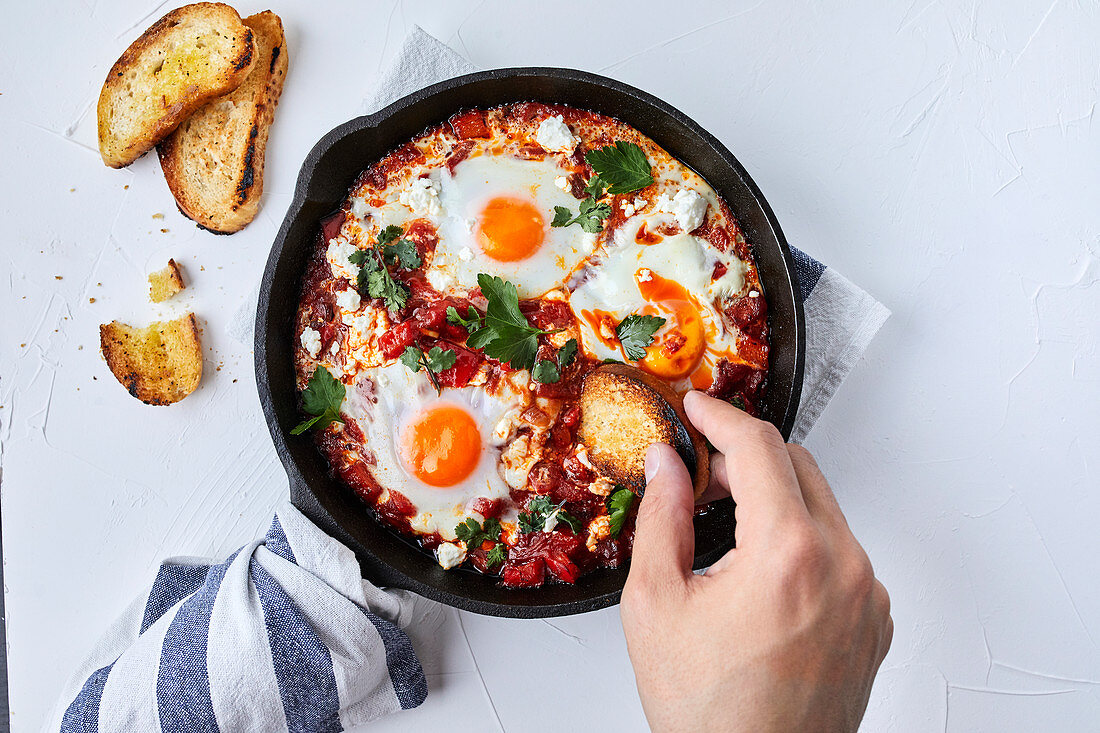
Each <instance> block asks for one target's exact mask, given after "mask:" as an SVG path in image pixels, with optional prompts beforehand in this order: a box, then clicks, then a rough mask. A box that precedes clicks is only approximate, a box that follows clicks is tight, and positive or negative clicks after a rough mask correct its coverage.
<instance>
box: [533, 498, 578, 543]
mask: <svg viewBox="0 0 1100 733" xmlns="http://www.w3.org/2000/svg"><path fill="white" fill-rule="evenodd" d="M564 506H565V502H564V501H563V502H561V503H559V504H555V503H554V502H552V501H550V497H548V496H546V495H545V494H539V495H538V496H536V497H535V498H534V499H532V500H531V501H530V502H529V503H528V504H527V511H525V512H520V513H519V531H520V532H522V533H524V534H527V533H530V532H541V531H542V530H543V528H544V527H545V526H546V520H547V519H549V518H550V517H551V516H554V515H555V514H556V515H557V518H558V521H559V522H563V523H565V524H567V525H569V528H570V529H572V530H573V532H574V533H576V534H580V531H581V529H582V528H583V525H582V524H581V520H579V519H577V518H576V517H574V516H573V515H572V514H570V513H569V512H567V511H565V509H563V508H562V507H564Z"/></svg>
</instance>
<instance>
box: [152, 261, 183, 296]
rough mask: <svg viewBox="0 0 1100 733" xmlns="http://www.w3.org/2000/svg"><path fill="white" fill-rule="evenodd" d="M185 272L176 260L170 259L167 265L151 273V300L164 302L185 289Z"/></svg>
mask: <svg viewBox="0 0 1100 733" xmlns="http://www.w3.org/2000/svg"><path fill="white" fill-rule="evenodd" d="M183 288H184V285H183V273H182V272H180V268H179V265H177V264H176V261H175V260H168V264H167V266H165V267H164V268H163V269H160V270H157V271H156V272H152V273H149V300H151V301H153V302H154V303H162V302H164V301H166V300H168V299H169V298H171V297H172V296H173V295H175V294H176V293H178V292H179V291H181V290H183Z"/></svg>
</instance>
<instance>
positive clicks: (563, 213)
mask: <svg viewBox="0 0 1100 733" xmlns="http://www.w3.org/2000/svg"><path fill="white" fill-rule="evenodd" d="M572 213H573V212H571V211H570V210H569V209H567V208H565V207H564V206H555V207H554V220H553V221H552V222H550V226H552V227H567V226H569V225H570V224H580V225H581V229H583V230H584V231H586V232H588V233H589V234H596V233H598V232H599V231H600V230H601V229H603V221H604V219H606V218H607V217H609V216H611V205H610V204H598V203H596V199H594V198H586V199H585V200H584V201H581V208H580V213H578V214H577V215H576V216H572Z"/></svg>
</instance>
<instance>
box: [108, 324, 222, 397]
mask: <svg viewBox="0 0 1100 733" xmlns="http://www.w3.org/2000/svg"><path fill="white" fill-rule="evenodd" d="M99 348H100V351H101V353H102V354H103V358H104V359H105V360H106V361H107V366H108V367H110V369H111V373H112V374H114V375H115V379H117V380H118V381H119V383H120V384H121V385H122V386H123V387H125V388H126V390H127V391H128V392H129V393H130V394H131V395H133V396H134V397H137V398H138V399H139V400H141V401H142V402H144V403H145V404H147V405H171V404H172V403H174V402H179V401H180V400H182V399H183V398H184V397H186V396H187V395H189V394H191V393H192V392H194V391H195V388H196V387H198V386H199V381H200V380H201V379H202V347H201V346H200V344H199V327H198V323H197V322H196V321H195V315H194V314H193V313H188V314H187V315H186V316H183V317H182V318H177V319H176V320H174V321H160V322H157V323H152V324H150V325H148V326H146V327H145V328H135V327H133V326H129V325H127V324H125V323H121V322H119V321H111V322H110V323H105V324H103V325H102V326H100V327H99Z"/></svg>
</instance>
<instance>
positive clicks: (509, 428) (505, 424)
mask: <svg viewBox="0 0 1100 733" xmlns="http://www.w3.org/2000/svg"><path fill="white" fill-rule="evenodd" d="M520 412H521V410H520V409H519V408H518V407H513V408H512V409H510V410H508V411H507V412H505V413H504V415H503V416H501V418H500V420H498V421H497V424H496V426H495V427H494V428H493V434H492V436H491V437H490V439H489V444H490V445H493V446H501V445H504V444H505V443H507V442H508V441H509V440H511V439H512V436H513V435H515V433H516V419H517V418H518V417H519V414H520Z"/></svg>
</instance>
